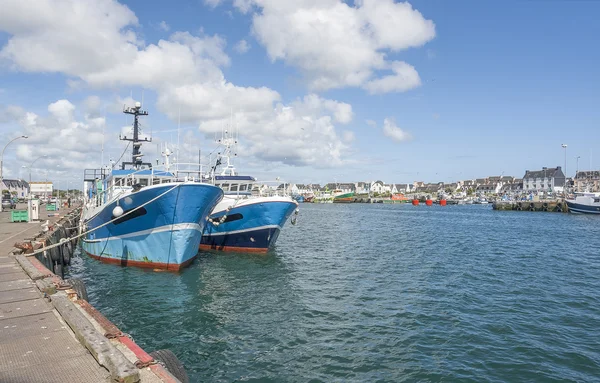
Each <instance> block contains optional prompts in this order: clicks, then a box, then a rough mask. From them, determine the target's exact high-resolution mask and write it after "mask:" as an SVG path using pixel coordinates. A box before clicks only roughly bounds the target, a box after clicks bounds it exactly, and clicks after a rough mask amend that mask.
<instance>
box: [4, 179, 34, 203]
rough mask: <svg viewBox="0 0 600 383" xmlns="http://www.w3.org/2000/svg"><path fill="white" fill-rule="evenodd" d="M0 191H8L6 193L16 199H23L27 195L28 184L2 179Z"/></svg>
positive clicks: (21, 181)
mask: <svg viewBox="0 0 600 383" xmlns="http://www.w3.org/2000/svg"><path fill="white" fill-rule="evenodd" d="M0 188H1V190H8V192H9V193H10V194H11V195H13V196H15V197H17V198H25V197H27V195H28V193H29V184H28V183H27V182H25V181H23V180H8V179H4V180H2V182H1V183H0Z"/></svg>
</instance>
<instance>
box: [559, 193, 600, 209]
mask: <svg viewBox="0 0 600 383" xmlns="http://www.w3.org/2000/svg"><path fill="white" fill-rule="evenodd" d="M565 202H566V203H567V206H568V207H569V211H570V212H571V213H582V214H600V193H591V192H577V193H575V195H574V196H572V197H571V198H567V199H566V200H565Z"/></svg>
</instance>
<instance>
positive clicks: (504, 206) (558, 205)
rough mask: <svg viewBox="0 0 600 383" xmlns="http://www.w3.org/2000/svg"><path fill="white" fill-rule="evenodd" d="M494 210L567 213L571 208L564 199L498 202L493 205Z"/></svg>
mask: <svg viewBox="0 0 600 383" xmlns="http://www.w3.org/2000/svg"><path fill="white" fill-rule="evenodd" d="M492 209H494V210H514V211H547V212H556V213H567V212H568V211H569V208H568V206H567V204H566V203H565V201H564V200H563V199H559V200H542V201H497V202H494V203H493V204H492Z"/></svg>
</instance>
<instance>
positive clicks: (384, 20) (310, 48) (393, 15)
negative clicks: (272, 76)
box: [209, 0, 435, 93]
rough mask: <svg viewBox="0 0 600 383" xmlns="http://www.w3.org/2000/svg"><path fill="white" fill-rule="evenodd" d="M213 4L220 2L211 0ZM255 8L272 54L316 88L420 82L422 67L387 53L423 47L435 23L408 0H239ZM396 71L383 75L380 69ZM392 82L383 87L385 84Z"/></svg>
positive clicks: (375, 89) (392, 88)
mask: <svg viewBox="0 0 600 383" xmlns="http://www.w3.org/2000/svg"><path fill="white" fill-rule="evenodd" d="M209 2H210V3H211V4H212V5H213V6H216V5H218V4H219V3H220V2H221V1H215V0H210V1H209ZM233 5H234V6H236V7H237V8H238V9H239V10H240V11H242V12H248V11H249V10H250V9H251V8H252V7H254V8H255V10H256V12H255V13H254V15H253V21H252V30H253V33H254V35H255V36H256V38H257V40H258V41H259V43H260V44H262V45H263V46H264V47H265V49H266V50H267V53H268V55H269V57H270V58H271V59H272V60H273V61H276V60H282V61H284V62H285V63H286V64H288V65H291V66H295V67H297V68H299V69H300V70H301V71H302V73H303V74H304V75H305V77H306V80H307V81H308V85H309V87H310V88H311V89H313V90H327V89H332V88H341V87H347V86H350V87H363V88H365V89H367V90H368V91H370V92H372V93H382V92H403V91H406V90H409V89H411V88H414V87H415V86H418V85H420V79H419V76H418V73H417V71H416V70H415V69H414V68H413V67H412V66H410V65H409V64H406V63H404V62H389V61H388V60H387V59H386V55H387V54H388V53H396V52H399V51H402V50H405V49H408V48H414V47H420V46H422V45H424V44H425V43H427V42H428V41H430V40H431V39H433V38H434V37H435V25H434V23H433V22H432V21H431V20H427V19H425V18H424V17H423V15H422V14H421V13H420V12H419V11H417V10H416V9H413V8H412V6H411V5H410V4H409V3H396V2H394V0H358V1H355V6H350V5H348V4H347V3H346V2H343V1H341V0H322V1H315V0H300V1H289V2H285V1H280V0H234V1H233ZM390 69H391V70H392V71H393V72H394V73H395V74H394V75H392V76H385V77H382V76H383V74H382V73H381V71H384V72H385V71H386V70H390ZM388 82H389V83H391V85H384V83H388Z"/></svg>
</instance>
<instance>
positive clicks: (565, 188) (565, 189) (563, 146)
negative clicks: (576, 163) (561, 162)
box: [560, 144, 567, 195]
mask: <svg viewBox="0 0 600 383" xmlns="http://www.w3.org/2000/svg"><path fill="white" fill-rule="evenodd" d="M560 146H562V148H563V149H564V150H565V185H564V186H563V189H564V193H565V195H567V194H566V193H567V144H561V145H560Z"/></svg>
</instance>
